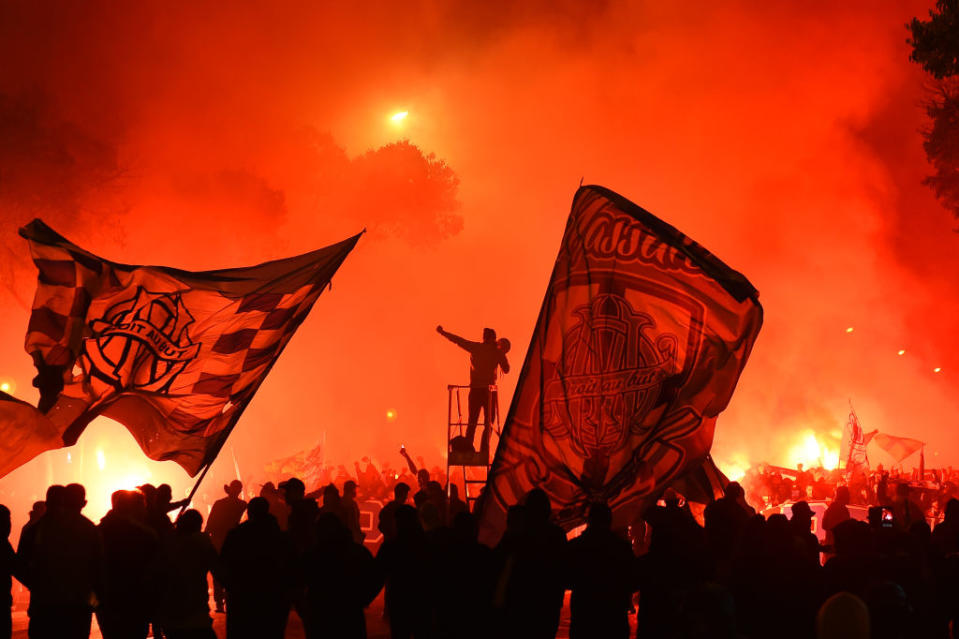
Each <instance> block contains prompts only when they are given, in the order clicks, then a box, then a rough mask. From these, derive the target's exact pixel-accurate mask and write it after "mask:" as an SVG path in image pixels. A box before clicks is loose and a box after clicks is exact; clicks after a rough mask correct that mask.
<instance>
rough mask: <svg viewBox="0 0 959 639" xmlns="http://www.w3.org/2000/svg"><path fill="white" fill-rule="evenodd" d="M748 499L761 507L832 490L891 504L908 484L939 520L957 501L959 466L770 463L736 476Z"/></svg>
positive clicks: (824, 496) (825, 495)
mask: <svg viewBox="0 0 959 639" xmlns="http://www.w3.org/2000/svg"><path fill="white" fill-rule="evenodd" d="M740 483H741V484H742V486H743V488H744V489H745V490H746V498H747V499H748V500H749V503H751V504H754V505H755V506H756V507H757V508H759V509H760V510H762V509H764V508H765V507H767V506H780V505H782V504H787V503H790V502H795V501H799V500H817V501H822V500H828V499H830V498H832V496H833V495H835V494H836V488H838V487H839V486H846V487H848V489H849V494H850V500H851V502H850V503H852V504H857V505H863V506H877V505H883V504H889V503H891V502H892V500H893V498H894V495H895V491H896V486H898V485H899V484H903V483H905V484H909V485H910V487H911V489H912V492H913V495H914V498H915V500H916V503H917V504H918V505H919V507H920V508H921V509H922V511H923V513H925V515H926V517H927V518H929V519H930V520H932V521H938V520H940V519H942V517H943V515H944V514H945V509H946V504H947V503H948V502H949V500H950V499H959V469H953V468H952V467H949V468H936V469H919V468H913V469H912V470H911V471H905V470H903V469H901V468H892V469H889V470H887V469H884V468H883V467H882V465H881V464H880V465H879V466H877V467H876V468H874V469H868V468H863V469H858V470H854V471H846V470H839V469H838V468H837V469H832V470H827V469H825V468H821V467H818V468H809V469H806V468H803V465H802V464H798V465H797V467H796V468H794V469H792V468H783V467H778V466H771V465H769V464H759V465H756V466H752V467H750V468H749V469H748V470H747V471H746V473H745V474H744V475H743V477H742V479H741V480H740Z"/></svg>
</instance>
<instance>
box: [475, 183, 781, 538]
mask: <svg viewBox="0 0 959 639" xmlns="http://www.w3.org/2000/svg"><path fill="white" fill-rule="evenodd" d="M761 325H762V307H761V306H760V304H759V301H758V293H757V291H756V289H755V288H754V287H753V286H752V284H750V283H749V281H748V280H747V279H746V278H745V277H744V276H743V275H742V274H740V273H738V272H736V271H734V270H733V269H731V268H730V267H728V266H726V265H725V264H724V263H723V262H721V261H720V260H719V259H717V258H716V257H715V256H714V255H712V254H711V253H710V252H709V251H707V250H706V249H704V248H703V247H702V246H700V245H698V244H697V243H695V242H694V241H692V240H691V239H689V238H688V237H686V236H685V235H683V234H682V233H680V232H679V231H678V230H676V229H675V228H673V227H672V226H670V225H669V224H667V223H665V222H663V221H662V220H660V219H658V218H656V217H655V216H653V215H652V214H650V213H649V212H647V211H645V210H643V209H642V208H640V207H639V206H637V205H635V204H633V203H632V202H630V201H628V200H626V199H625V198H623V197H621V196H620V195H617V194H616V193H613V192H612V191H609V190H608V189H605V188H602V187H598V186H585V187H582V188H580V189H579V190H578V191H577V192H576V195H575V197H574V199H573V206H572V210H571V212H570V215H569V219H568V222H567V225H566V231H565V234H564V236H563V240H562V244H561V246H560V251H559V256H558V257H557V259H556V263H555V266H554V268H553V273H552V277H551V280H550V283H549V286H548V288H547V290H546V297H545V300H544V301H543V305H542V308H541V310H540V314H539V319H538V320H537V323H536V327H535V331H534V333H533V338H532V342H531V344H530V347H529V350H528V351H527V355H526V361H525V363H524V365H523V370H522V372H521V374H520V378H519V380H518V382H517V386H516V390H515V393H514V396H513V401H512V404H511V406H510V410H509V414H508V416H507V418H506V421H505V424H504V430H503V436H502V439H501V440H500V444H499V447H498V448H497V451H496V456H495V458H494V461H493V465H492V468H491V471H490V476H489V480H488V483H487V487H486V497H485V500H484V505H483V511H482V514H481V535H482V538H483V540H484V541H486V542H495V541H496V540H497V539H498V538H499V535H500V534H501V532H502V531H503V529H504V528H505V522H506V510H507V508H508V507H509V506H510V505H512V504H515V503H518V502H519V501H520V500H521V498H522V497H523V495H524V494H525V493H526V492H528V491H529V490H530V489H532V488H534V487H539V488H542V489H543V490H545V491H546V493H547V494H548V495H549V497H550V500H551V501H552V504H553V509H554V512H556V513H558V522H559V523H560V524H561V525H562V526H563V527H565V528H567V529H569V528H572V527H574V526H576V525H577V524H579V523H582V522H583V521H585V516H586V513H587V510H588V507H589V505H590V504H591V503H592V502H596V501H603V502H606V503H608V504H609V505H610V506H611V507H612V509H613V513H614V517H615V519H616V524H617V525H625V524H627V523H630V522H631V521H632V520H633V519H634V518H635V516H636V515H637V514H638V513H640V512H641V511H642V510H643V509H644V508H645V507H646V506H648V505H649V504H650V502H651V500H653V499H655V498H656V497H658V495H659V494H660V493H661V492H662V490H663V489H664V488H665V487H666V486H667V485H669V484H670V483H672V482H674V481H676V480H679V479H681V478H682V477H684V475H686V474H687V473H690V472H693V471H698V470H699V469H701V468H702V467H703V465H704V464H707V463H708V464H709V467H708V468H707V469H706V470H707V471H708V472H703V473H701V474H703V476H704V477H707V479H708V477H709V476H713V477H715V476H716V472H715V469H714V468H713V467H712V464H711V462H708V457H707V456H708V453H709V449H710V446H711V444H712V439H713V428H714V424H715V420H716V417H717V416H718V415H719V413H720V412H721V411H722V410H723V409H724V408H725V407H726V405H727V404H728V402H729V400H730V398H731V397H732V393H733V390H734V389H735V387H736V383H737V381H738V379H739V375H740V373H741V372H742V370H743V367H744V366H745V364H746V360H747V358H748V356H749V353H750V350H751V349H752V346H753V342H754V341H755V339H756V336H757V335H758V333H759V329H760V327H761Z"/></svg>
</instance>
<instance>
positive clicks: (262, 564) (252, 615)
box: [219, 497, 296, 639]
mask: <svg viewBox="0 0 959 639" xmlns="http://www.w3.org/2000/svg"><path fill="white" fill-rule="evenodd" d="M246 513H247V520H246V521H245V522H243V523H242V524H240V525H239V526H237V527H236V528H234V529H233V530H231V531H230V532H229V533H228V534H227V536H226V539H225V540H224V542H223V550H222V553H221V554H220V573H219V577H220V579H222V580H223V584H224V586H225V588H226V603H227V606H226V633H227V638H228V639H282V638H283V633H284V631H285V629H286V620H287V617H288V616H289V611H290V597H291V589H292V587H293V583H294V570H295V556H296V555H295V552H294V550H293V545H292V543H291V542H290V539H289V537H288V536H287V535H286V534H284V533H283V531H282V530H280V527H279V525H278V524H277V523H276V518H275V517H273V515H271V514H270V505H269V503H268V502H267V500H266V499H264V498H263V497H254V498H253V499H251V500H250V504H249V506H247V509H246Z"/></svg>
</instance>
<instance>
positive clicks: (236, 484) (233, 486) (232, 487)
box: [223, 479, 243, 497]
mask: <svg viewBox="0 0 959 639" xmlns="http://www.w3.org/2000/svg"><path fill="white" fill-rule="evenodd" d="M223 492H225V493H226V494H227V495H229V496H230V497H238V496H239V495H240V493H242V492H243V482H241V481H240V480H239V479H234V480H233V481H231V482H230V483H229V484H226V485H225V486H224V487H223Z"/></svg>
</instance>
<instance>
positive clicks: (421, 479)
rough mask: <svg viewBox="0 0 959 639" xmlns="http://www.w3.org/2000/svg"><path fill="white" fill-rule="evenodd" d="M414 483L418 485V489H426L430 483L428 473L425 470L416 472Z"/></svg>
mask: <svg viewBox="0 0 959 639" xmlns="http://www.w3.org/2000/svg"><path fill="white" fill-rule="evenodd" d="M416 483H417V484H419V485H420V488H421V489H423V488H426V484H428V483H430V471H428V470H426V469H425V468H420V469H419V470H418V471H416Z"/></svg>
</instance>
